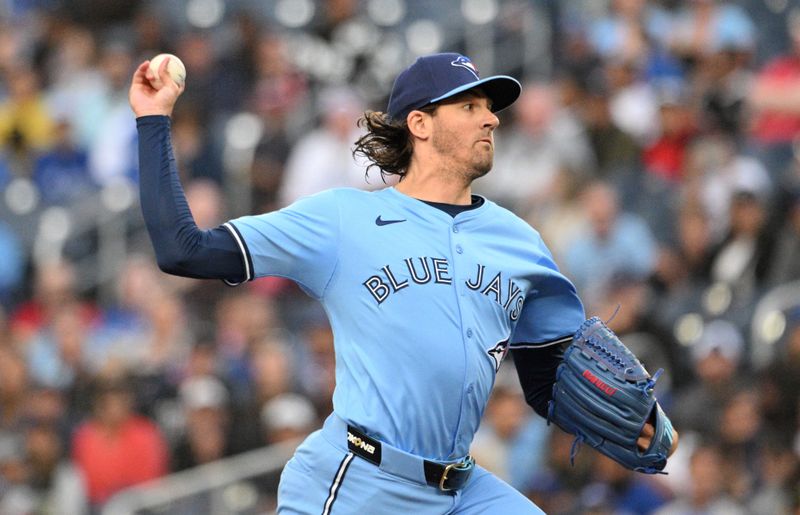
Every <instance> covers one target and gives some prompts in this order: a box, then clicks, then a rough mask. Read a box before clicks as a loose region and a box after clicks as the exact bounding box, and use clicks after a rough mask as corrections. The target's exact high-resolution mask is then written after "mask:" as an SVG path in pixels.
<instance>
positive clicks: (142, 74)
mask: <svg viewBox="0 0 800 515" xmlns="http://www.w3.org/2000/svg"><path fill="white" fill-rule="evenodd" d="M149 67H150V61H145V62H143V63H142V64H140V65H139V66H138V67H137V68H136V71H135V72H133V83H134V84H145V83H147V81H148V80H149V79H148V78H147V70H148V68H149Z"/></svg>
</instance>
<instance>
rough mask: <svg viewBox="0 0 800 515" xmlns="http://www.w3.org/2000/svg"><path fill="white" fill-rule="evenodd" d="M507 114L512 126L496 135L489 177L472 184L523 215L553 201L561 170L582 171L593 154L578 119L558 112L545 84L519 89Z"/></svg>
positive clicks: (587, 168) (589, 167)
mask: <svg viewBox="0 0 800 515" xmlns="http://www.w3.org/2000/svg"><path fill="white" fill-rule="evenodd" d="M512 111H513V113H514V116H515V122H516V123H515V124H514V126H513V130H510V131H508V132H507V133H504V134H502V135H501V136H500V137H498V145H500V147H501V149H500V150H498V154H497V159H496V162H495V165H494V168H493V169H492V176H491V177H487V178H485V179H482V180H478V181H477V182H476V183H475V186H476V192H478V193H482V194H486V195H488V196H490V197H491V198H496V199H497V202H499V203H500V204H501V205H503V206H505V207H507V208H509V209H512V210H514V211H515V212H522V213H525V212H528V211H530V210H531V209H541V204H542V203H546V202H547V201H548V199H550V198H552V197H553V195H554V193H555V190H556V188H557V184H556V183H557V181H558V176H559V174H560V173H561V171H562V169H563V168H564V167H566V168H568V169H570V170H576V171H584V173H588V172H589V171H590V170H592V168H593V166H594V156H593V155H592V150H591V147H590V146H589V141H588V139H587V137H586V134H585V131H584V129H583V125H582V123H581V121H580V120H579V119H577V117H575V116H574V115H573V114H572V113H571V111H569V110H565V109H562V108H561V106H560V105H559V100H558V98H557V91H556V90H555V88H554V87H552V86H550V85H549V84H532V85H529V86H526V87H524V88H523V91H522V93H521V94H520V98H519V99H518V100H517V102H515V103H514V105H513V107H512Z"/></svg>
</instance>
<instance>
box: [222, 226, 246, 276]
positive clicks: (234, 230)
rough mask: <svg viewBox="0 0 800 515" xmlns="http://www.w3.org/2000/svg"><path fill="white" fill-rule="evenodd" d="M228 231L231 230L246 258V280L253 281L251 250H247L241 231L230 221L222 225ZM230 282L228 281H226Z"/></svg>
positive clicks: (243, 257)
mask: <svg viewBox="0 0 800 515" xmlns="http://www.w3.org/2000/svg"><path fill="white" fill-rule="evenodd" d="M222 226H223V227H225V228H226V229H228V231H230V233H231V235H232V236H233V239H234V240H235V241H236V244H237V245H238V246H239V250H240V251H241V252H242V259H243V260H244V281H243V282H247V281H252V280H253V260H252V259H251V258H250V252H249V251H248V250H247V246H246V245H245V244H244V238H242V235H241V234H240V233H239V229H237V228H236V226H235V225H233V224H231V223H230V222H228V223H225V224H223V225H222ZM225 282H228V281H225ZM228 284H230V285H231V286H235V285H236V284H239V283H230V282H228Z"/></svg>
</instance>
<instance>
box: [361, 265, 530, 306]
mask: <svg viewBox="0 0 800 515" xmlns="http://www.w3.org/2000/svg"><path fill="white" fill-rule="evenodd" d="M395 268H397V267H395ZM399 268H401V269H402V271H400V272H399V273H400V274H405V275H406V276H407V277H406V278H404V279H398V278H397V277H398V276H397V275H396V274H398V272H397V271H396V270H395V271H394V272H393V271H392V268H391V265H386V266H383V267H381V274H379V275H371V276H370V277H369V278H368V279H367V280H366V281H364V282H363V284H364V287H366V288H367V290H369V292H370V293H371V294H372V296H373V297H374V298H375V301H376V302H377V303H378V304H380V303H382V302H383V301H385V300H386V299H388V298H389V295H391V294H393V293H397V292H398V291H400V290H402V289H403V288H406V287H408V286H409V284H420V285H423V284H428V283H430V282H431V281H433V283H434V284H452V283H453V279H452V277H451V276H450V262H449V261H448V260H447V259H446V258H441V257H439V258H435V257H418V258H410V257H409V258H405V259H404V260H403V266H400V267H399ZM431 270H433V273H431ZM485 271H486V266H485V265H482V264H480V263H479V264H478V267H477V272H476V275H475V276H474V277H472V278H468V279H467V280H466V286H467V287H468V288H469V289H471V290H474V291H480V293H481V294H483V295H486V296H487V297H489V298H492V299H494V301H495V302H497V303H498V304H500V305H502V306H503V309H505V310H506V311H507V312H508V315H509V317H510V318H511V320H512V321H513V320H516V319H517V318H519V314H520V311H522V304H523V300H524V299H525V291H524V290H523V289H522V287H520V286H519V285H517V283H515V282H514V280H513V279H511V278H509V279H507V281H504V278H503V273H502V272H497V274H496V275H494V276H493V277H492V278H491V279H490V280H488V281H486V282H485V283H484V276H485ZM400 277H402V276H400ZM506 282H507V285H506Z"/></svg>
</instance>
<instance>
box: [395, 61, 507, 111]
mask: <svg viewBox="0 0 800 515" xmlns="http://www.w3.org/2000/svg"><path fill="white" fill-rule="evenodd" d="M474 88H480V89H481V90H482V91H483V92H484V93H485V94H486V96H488V97H489V98H490V99H491V100H492V110H493V111H494V112H497V111H500V110H502V109H505V108H506V107H508V106H510V105H511V104H512V103H514V101H515V100H516V99H517V97H519V94H520V92H521V90H522V87H521V86H520V84H519V82H518V81H517V80H516V79H514V78H513V77H509V76H507V75H494V76H492V77H487V78H485V79H481V78H480V75H479V74H478V69H477V68H476V67H475V65H474V64H473V63H472V61H471V60H470V59H469V58H468V57H466V56H463V55H461V54H456V53H442V54H431V55H425V56H422V57H420V58H418V59H417V60H416V61H414V63H413V64H412V65H411V66H409V67H408V68H406V69H405V70H403V71H402V72H401V73H400V75H398V76H397V79H396V80H395V81H394V86H393V87H392V93H391V95H390V97H389V105H388V107H387V108H386V112H387V113H388V114H389V117H390V118H391V119H392V120H395V121H405V119H406V117H407V116H408V113H410V112H411V111H413V110H415V109H419V108H420V107H423V106H426V105H428V104H435V103H436V102H439V101H441V100H444V99H446V98H450V97H452V96H455V95H457V94H459V93H463V92H465V91H469V90H471V89H474Z"/></svg>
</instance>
